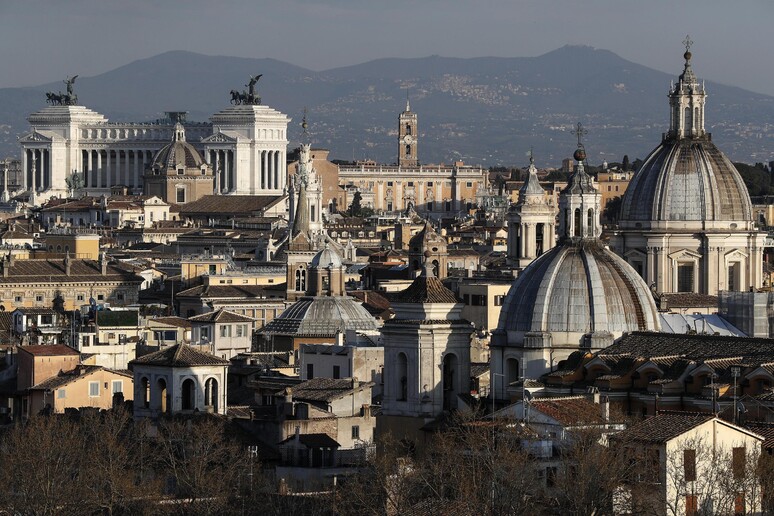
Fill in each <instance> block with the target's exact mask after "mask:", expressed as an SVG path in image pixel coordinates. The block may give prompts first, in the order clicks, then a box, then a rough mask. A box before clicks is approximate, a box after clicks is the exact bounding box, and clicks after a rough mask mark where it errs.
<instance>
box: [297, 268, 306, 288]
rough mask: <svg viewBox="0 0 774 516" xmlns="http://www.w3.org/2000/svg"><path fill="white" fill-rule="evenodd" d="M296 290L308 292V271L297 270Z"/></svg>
mask: <svg viewBox="0 0 774 516" xmlns="http://www.w3.org/2000/svg"><path fill="white" fill-rule="evenodd" d="M296 290H297V291H306V269H296Z"/></svg>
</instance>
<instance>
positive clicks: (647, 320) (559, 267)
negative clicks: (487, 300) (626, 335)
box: [497, 240, 659, 334]
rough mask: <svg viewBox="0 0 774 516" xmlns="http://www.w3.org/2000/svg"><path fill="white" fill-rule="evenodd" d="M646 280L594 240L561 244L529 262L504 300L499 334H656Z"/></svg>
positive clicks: (655, 322)
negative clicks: (650, 332) (647, 332)
mask: <svg viewBox="0 0 774 516" xmlns="http://www.w3.org/2000/svg"><path fill="white" fill-rule="evenodd" d="M658 325H659V322H658V312H657V310H656V304H655V302H654V301H653V296H652V295H651V293H650V290H649V289H648V286H647V285H646V284H645V281H643V279H642V278H641V277H640V276H639V275H638V274H637V272H636V271H635V270H634V269H633V268H632V267H631V266H630V265H629V264H628V263H626V262H625V261H624V260H623V259H622V258H620V257H619V256H618V255H616V254H615V253H613V252H612V251H610V250H609V249H607V248H605V247H603V246H602V245H601V244H599V243H598V242H597V241H589V240H585V241H581V242H579V243H576V244H571V243H565V245H562V246H559V247H555V248H553V249H551V250H550V251H548V252H547V253H546V254H544V255H542V256H541V257H540V258H538V259H537V260H535V261H534V262H532V264H530V265H529V267H527V268H526V269H525V270H524V271H523V272H522V273H521V274H520V275H519V277H518V278H517V279H516V281H515V282H514V283H513V286H512V287H511V289H510V291H509V292H508V295H507V296H506V298H505V302H504V304H503V308H502V311H501V312H500V321H499V324H498V325H497V327H498V329H499V330H505V331H517V332H581V333H590V332H597V331H602V332H610V333H613V334H615V333H618V334H620V333H622V332H626V331H635V330H658Z"/></svg>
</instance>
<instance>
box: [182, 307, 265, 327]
mask: <svg viewBox="0 0 774 516" xmlns="http://www.w3.org/2000/svg"><path fill="white" fill-rule="evenodd" d="M188 320H189V321H191V322H208V323H239V322H255V319H253V318H252V317H247V316H246V315H239V314H235V313H234V312H229V311H228V310H224V309H222V308H221V309H220V310H217V311H215V312H208V313H206V314H201V315H195V316H193V317H189V318H188Z"/></svg>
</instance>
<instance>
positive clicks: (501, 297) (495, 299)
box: [494, 296, 505, 306]
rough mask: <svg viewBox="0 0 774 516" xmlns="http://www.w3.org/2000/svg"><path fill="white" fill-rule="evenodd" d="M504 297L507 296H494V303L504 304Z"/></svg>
mask: <svg viewBox="0 0 774 516" xmlns="http://www.w3.org/2000/svg"><path fill="white" fill-rule="evenodd" d="M503 299H505V296H495V297H494V305H495V306H503Z"/></svg>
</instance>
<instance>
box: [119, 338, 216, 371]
mask: <svg viewBox="0 0 774 516" xmlns="http://www.w3.org/2000/svg"><path fill="white" fill-rule="evenodd" d="M134 364H141V365H154V366H165V367H193V366H211V365H229V364H230V362H229V361H228V360H223V359H221V358H218V357H216V356H215V355H210V354H209V353H204V352H202V351H197V350H195V349H193V348H192V347H191V346H188V345H186V344H176V345H174V346H170V347H168V348H165V349H162V350H159V351H156V352H154V353H150V354H148V355H144V356H141V357H138V358H135V359H134V360H132V361H131V362H129V365H130V366H132V365H134Z"/></svg>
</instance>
